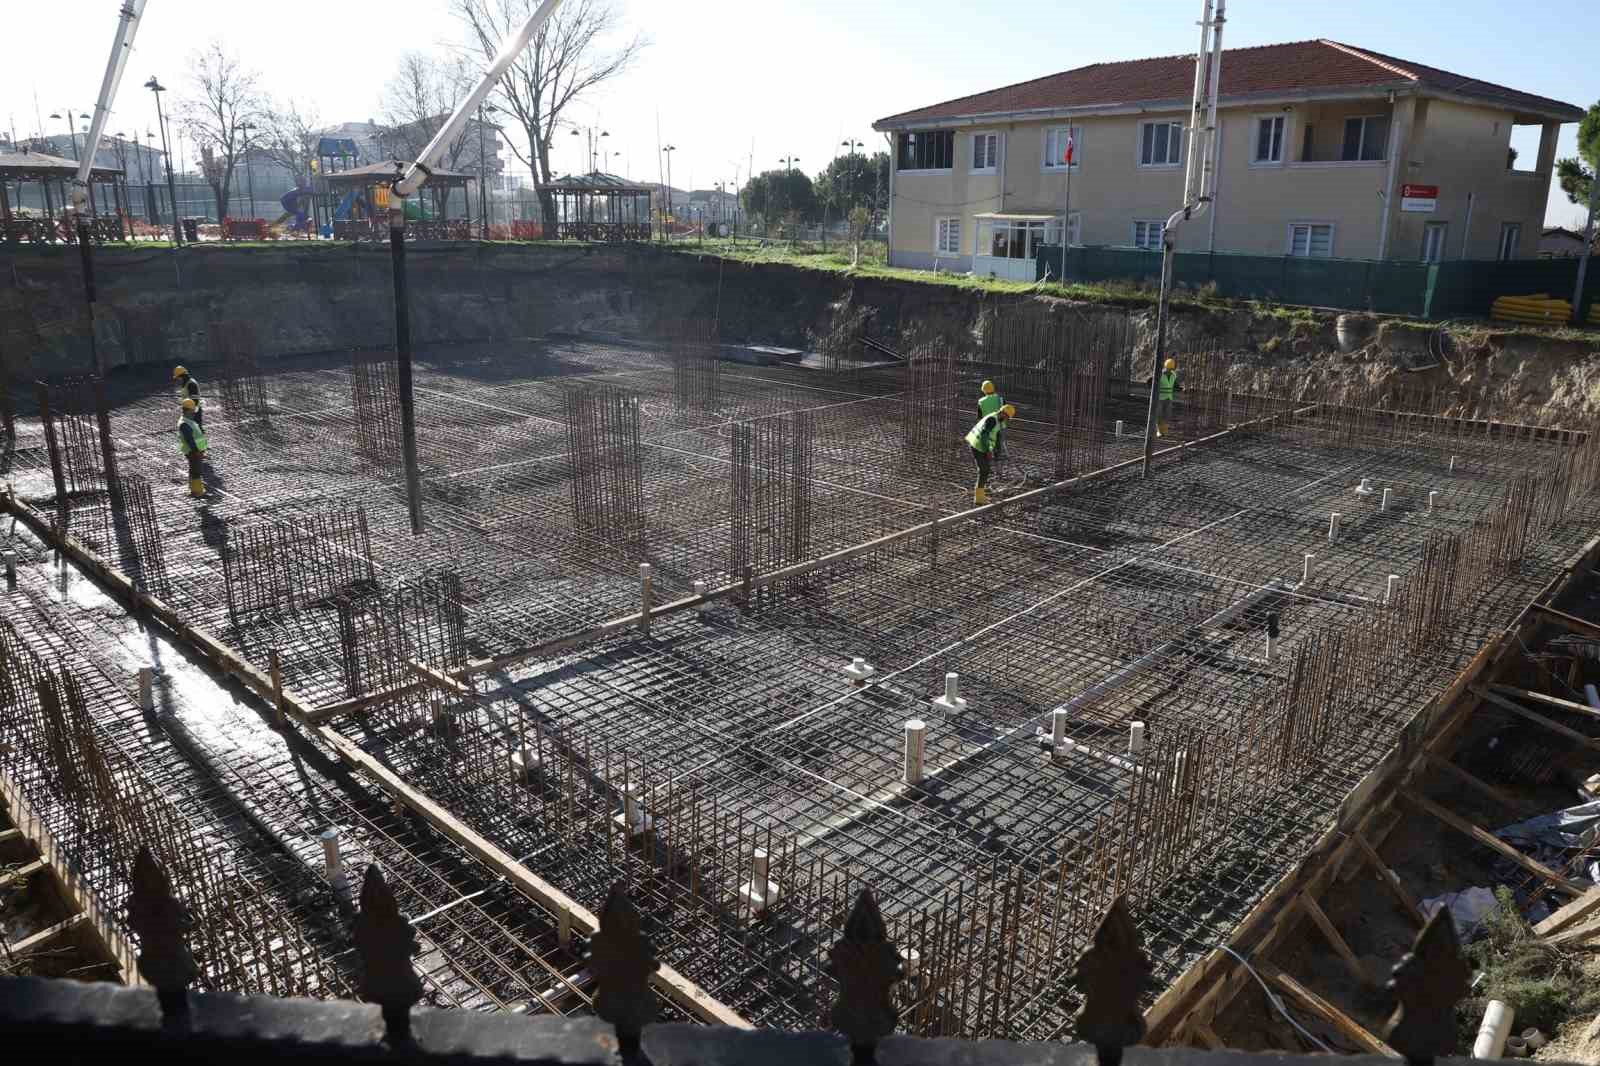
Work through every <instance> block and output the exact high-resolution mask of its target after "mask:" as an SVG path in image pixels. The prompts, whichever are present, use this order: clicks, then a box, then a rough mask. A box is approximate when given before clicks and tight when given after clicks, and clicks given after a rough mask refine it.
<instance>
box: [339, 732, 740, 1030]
mask: <svg viewBox="0 0 1600 1066" xmlns="http://www.w3.org/2000/svg"><path fill="white" fill-rule="evenodd" d="M317 735H318V736H319V737H321V738H322V740H323V741H324V742H325V743H326V744H328V746H329V747H331V748H333V750H334V751H335V752H336V753H337V754H338V756H339V758H341V759H343V760H344V761H345V762H346V763H348V764H349V765H351V766H352V767H354V768H355V769H357V770H359V771H360V772H361V773H363V774H365V775H366V776H367V777H369V778H371V779H372V780H373V781H374V782H375V783H376V784H377V785H378V786H379V787H380V788H382V789H383V790H384V791H385V792H387V793H389V795H391V796H393V797H394V798H395V799H397V800H399V801H400V802H401V803H403V804H405V805H406V806H407V807H409V808H411V809H412V810H414V811H416V812H417V813H418V814H420V815H422V816H423V817H424V818H425V819H427V821H428V822H429V823H430V824H431V825H433V827H434V828H435V829H438V830H439V831H440V832H441V833H443V834H444V835H445V836H447V837H449V838H450V839H451V840H453V841H455V842H456V843H457V844H459V845H461V847H462V848H464V849H465V850H466V851H467V852H468V853H470V854H472V855H474V856H476V857H477V858H478V859H479V860H481V861H482V862H483V863H484V864H485V865H487V866H489V867H490V868H491V869H494V870H496V871H498V872H500V873H501V874H503V875H504V876H505V877H506V879H507V880H508V881H510V882H511V884H512V886H513V887H515V888H516V889H517V890H518V891H519V892H521V893H522V894H523V895H525V896H527V897H528V898H529V899H534V900H537V901H539V902H540V903H542V904H544V906H545V907H547V908H549V909H550V910H551V911H552V912H553V913H554V914H556V915H557V916H558V917H561V916H563V915H571V921H572V927H573V928H574V929H576V930H577V931H578V932H580V933H583V934H584V935H589V934H592V933H593V932H595V931H596V930H597V929H599V928H600V919H599V917H598V916H597V915H595V913H594V912H593V911H591V910H589V909H588V908H587V907H585V906H583V905H582V904H580V903H578V902H577V901H576V900H574V899H572V898H571V897H570V896H568V895H567V894H566V893H565V892H562V891H561V890H560V889H559V888H557V887H556V886H554V885H552V884H551V883H550V882H548V881H546V880H545V879H544V878H542V877H540V876H538V875H537V874H535V873H533V872H532V871H531V870H529V869H527V868H526V867H524V866H523V865H522V864H521V863H519V862H517V860H516V859H514V858H512V857H511V856H510V855H509V854H507V853H506V852H505V851H502V850H501V849H500V848H498V847H496V846H495V845H494V844H493V843H491V842H490V841H489V840H487V839H486V838H484V837H483V836H482V835H480V834H479V833H477V832H476V831H475V830H473V829H472V828H471V827H469V826H468V825H467V824H466V823H464V822H462V821H461V820H460V819H459V818H457V817H456V816H455V815H454V814H451V813H450V812H449V811H448V810H446V809H445V808H444V807H442V806H440V805H439V804H438V803H436V802H434V800H433V799H431V798H430V797H428V796H426V795H424V794H423V793H421V792H419V791H417V790H416V789H415V788H412V787H411V785H410V784H408V783H407V782H406V781H404V780H403V779H401V777H400V775H399V774H396V773H395V772H394V771H393V770H391V769H389V768H388V767H387V766H384V765H383V764H382V763H380V762H379V761H378V760H377V759H374V758H373V757H372V756H371V755H369V754H367V753H366V752H365V751H364V750H362V748H361V747H360V746H359V745H357V744H356V743H355V742H354V741H352V740H350V739H349V738H348V737H346V736H344V735H343V734H341V733H337V732H335V731H334V730H332V729H330V728H329V727H327V726H321V727H319V728H318V729H317ZM650 981H651V983H652V984H654V985H655V986H656V987H657V988H659V989H660V990H661V991H662V992H664V993H665V994H666V995H667V996H668V998H670V999H671V1000H672V1001H673V1002H675V1003H677V1004H678V1005H679V1006H681V1007H684V1008H686V1009H687V1010H689V1011H690V1012H691V1013H693V1014H695V1015H696V1016H698V1017H701V1018H704V1019H706V1020H707V1021H711V1022H713V1023H715V1024H717V1025H729V1026H733V1027H735V1028H739V1029H749V1028H752V1026H751V1025H750V1023H749V1022H748V1021H746V1020H745V1019H744V1017H743V1016H741V1015H740V1014H738V1013H737V1012H735V1011H733V1010H731V1009H729V1008H728V1007H725V1006H723V1005H722V1004H721V1003H719V1002H718V1001H717V1000H716V999H715V998H713V997H712V995H711V994H710V993H709V992H707V991H706V990H705V989H703V988H701V987H700V986H699V985H698V984H696V983H695V982H693V981H691V980H689V979H688V978H687V977H684V976H683V975H682V974H680V973H678V971H676V970H674V969H673V968H672V967H670V966H667V965H666V964H662V966H661V967H660V969H658V970H657V971H656V972H655V973H653V974H651V975H650Z"/></svg>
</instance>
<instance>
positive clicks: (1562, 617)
mask: <svg viewBox="0 0 1600 1066" xmlns="http://www.w3.org/2000/svg"><path fill="white" fill-rule="evenodd" d="M1533 609H1534V610H1535V611H1538V612H1539V613H1540V614H1542V615H1544V616H1545V617H1546V618H1549V619H1550V620H1551V621H1553V622H1555V623H1556V624H1557V625H1559V626H1561V627H1562V628H1563V629H1570V630H1571V631H1572V632H1574V633H1582V634H1583V635H1584V636H1586V637H1600V622H1591V621H1589V620H1588V619H1587V618H1579V617H1578V616H1577V615H1572V614H1568V613H1567V612H1566V611H1558V610H1556V609H1555V608H1554V607H1551V606H1550V605H1549V604H1547V603H1537V604H1534V607H1533Z"/></svg>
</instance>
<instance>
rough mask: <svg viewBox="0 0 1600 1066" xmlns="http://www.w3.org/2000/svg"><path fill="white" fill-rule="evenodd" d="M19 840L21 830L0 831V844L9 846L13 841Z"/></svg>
mask: <svg viewBox="0 0 1600 1066" xmlns="http://www.w3.org/2000/svg"><path fill="white" fill-rule="evenodd" d="M21 839H22V830H20V829H0V844H9V843H11V842H12V841H13V840H21Z"/></svg>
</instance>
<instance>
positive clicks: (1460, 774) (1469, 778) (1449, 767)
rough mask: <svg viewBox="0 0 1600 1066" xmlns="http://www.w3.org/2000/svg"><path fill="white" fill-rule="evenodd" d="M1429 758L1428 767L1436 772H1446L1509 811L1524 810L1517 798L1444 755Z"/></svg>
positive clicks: (1430, 754)
mask: <svg viewBox="0 0 1600 1066" xmlns="http://www.w3.org/2000/svg"><path fill="white" fill-rule="evenodd" d="M1427 758H1428V765H1429V766H1431V767H1433V768H1434V769H1435V770H1442V771H1444V773H1445V775H1446V776H1448V777H1453V778H1455V779H1456V780H1457V781H1459V782H1461V783H1462V784H1463V785H1466V786H1467V787H1468V788H1471V789H1473V790H1474V791H1476V792H1478V793H1479V794H1481V795H1484V796H1487V797H1488V798H1489V799H1492V800H1494V801H1495V802H1496V803H1498V804H1500V806H1502V807H1504V808H1506V809H1507V810H1511V811H1518V810H1521V809H1522V807H1523V804H1521V803H1519V802H1517V799H1516V797H1514V796H1512V795H1511V794H1510V793H1509V792H1506V791H1505V790H1504V789H1502V788H1499V787H1497V786H1495V785H1491V784H1490V783H1489V782H1487V781H1485V780H1484V779H1483V778H1481V777H1479V776H1478V775H1477V774H1474V773H1470V772H1468V771H1466V770H1463V769H1462V768H1461V767H1459V766H1457V765H1456V764H1455V763H1454V762H1452V761H1451V760H1449V759H1447V758H1445V757H1444V756H1443V755H1438V754H1435V753H1434V752H1431V751H1430V752H1429V753H1428V756H1427Z"/></svg>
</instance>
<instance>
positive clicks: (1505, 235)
mask: <svg viewBox="0 0 1600 1066" xmlns="http://www.w3.org/2000/svg"><path fill="white" fill-rule="evenodd" d="M1521 243H1522V223H1520V222H1502V223H1500V251H1499V254H1498V255H1496V257H1495V258H1497V259H1515V258H1516V257H1517V245H1519V244H1521Z"/></svg>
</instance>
